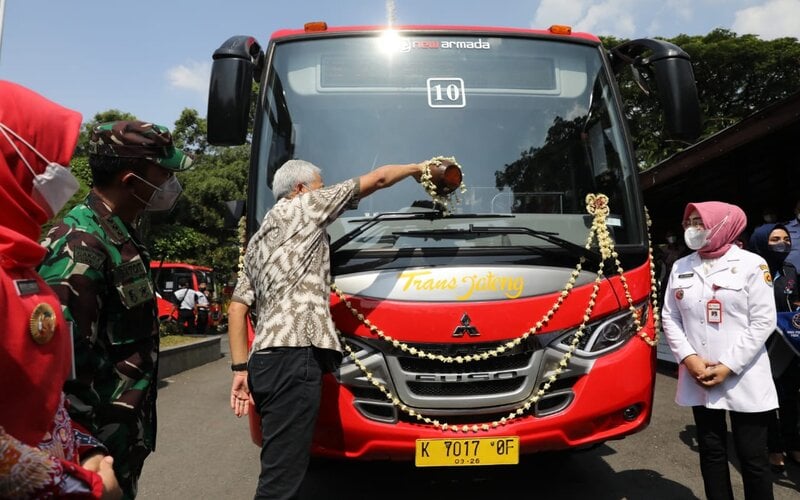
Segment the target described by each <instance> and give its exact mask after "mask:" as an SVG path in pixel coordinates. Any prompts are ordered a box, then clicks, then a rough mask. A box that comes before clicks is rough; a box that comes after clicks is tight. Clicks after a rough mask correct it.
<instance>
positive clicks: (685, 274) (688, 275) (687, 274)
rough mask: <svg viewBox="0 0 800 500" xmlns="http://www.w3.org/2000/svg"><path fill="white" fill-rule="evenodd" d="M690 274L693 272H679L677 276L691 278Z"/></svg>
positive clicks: (692, 274)
mask: <svg viewBox="0 0 800 500" xmlns="http://www.w3.org/2000/svg"><path fill="white" fill-rule="evenodd" d="M692 276H694V273H681V274H679V275H678V278H691V277H692Z"/></svg>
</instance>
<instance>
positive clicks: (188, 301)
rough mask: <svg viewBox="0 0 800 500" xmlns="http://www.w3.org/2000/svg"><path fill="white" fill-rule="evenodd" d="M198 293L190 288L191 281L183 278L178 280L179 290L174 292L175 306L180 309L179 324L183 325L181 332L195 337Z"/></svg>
mask: <svg viewBox="0 0 800 500" xmlns="http://www.w3.org/2000/svg"><path fill="white" fill-rule="evenodd" d="M198 295H199V294H198V293H197V292H195V291H194V290H192V289H191V288H189V280H188V279H187V278H181V279H179V280H178V289H177V290H175V292H173V294H172V296H173V301H172V303H173V305H174V306H175V307H177V308H178V323H179V324H180V325H181V332H183V333H184V334H189V335H194V334H195V333H196V332H197V326H196V324H195V311H196V309H197V297H198Z"/></svg>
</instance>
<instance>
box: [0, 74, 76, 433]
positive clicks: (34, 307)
mask: <svg viewBox="0 0 800 500" xmlns="http://www.w3.org/2000/svg"><path fill="white" fill-rule="evenodd" d="M0 122H2V123H3V125H5V126H6V127H8V128H9V129H11V130H13V131H14V132H15V133H16V134H17V135H19V136H20V137H21V138H23V139H24V140H25V141H27V142H28V143H29V144H30V145H32V146H33V147H35V148H36V150H37V151H39V152H40V153H41V154H42V155H43V156H44V157H45V158H47V159H48V160H50V161H52V162H56V163H59V164H61V165H64V166H67V165H69V160H70V158H71V157H72V153H73V151H74V149H75V144H76V143H77V141H78V133H79V132H80V125H81V115H80V114H79V113H77V112H75V111H72V110H70V109H67V108H64V107H62V106H60V105H58V104H56V103H54V102H51V101H49V100H47V99H45V98H44V97H42V96H40V95H39V94H37V93H35V92H32V91H31V90H29V89H26V88H24V87H21V86H19V85H16V84H14V83H10V82H7V81H2V80H0ZM6 133H7V134H8V132H6ZM8 135H9V137H11V140H12V141H15V142H14V145H16V147H17V148H18V149H19V153H17V151H16V150H15V149H14V147H13V146H12V145H11V144H9V141H8V139H6V137H5V136H4V135H2V134H0V425H2V426H3V428H5V430H6V431H7V432H8V433H9V434H11V435H12V436H14V437H15V438H17V439H19V440H21V441H22V442H24V443H26V444H29V445H32V446H35V445H37V444H38V443H39V442H40V441H41V440H42V438H43V437H44V435H45V433H46V432H47V431H49V430H51V428H52V426H53V417H54V415H55V411H56V408H57V407H58V403H59V400H60V399H61V393H62V391H61V389H62V387H63V385H64V381H65V379H66V378H67V376H68V375H69V370H70V366H71V362H72V359H71V354H70V349H71V339H70V335H69V331H68V329H67V326H66V323H65V321H64V317H63V315H62V314H61V312H60V310H61V307H60V304H59V301H58V297H57V296H56V295H55V293H54V292H53V291H52V289H50V287H48V286H47V285H46V284H45V283H44V281H42V279H41V277H39V275H38V274H37V273H36V266H38V265H39V263H40V262H41V260H42V258H43V257H44V253H45V249H44V248H42V246H41V245H39V242H38V240H39V236H40V235H41V225H42V224H43V223H44V222H46V220H47V214H46V213H45V211H44V210H42V208H40V207H39V205H38V204H37V203H36V202H35V201H34V200H33V198H32V196H31V190H32V188H33V174H31V172H30V170H29V169H28V167H27V166H26V165H25V163H23V162H22V160H21V159H20V157H19V155H20V154H21V155H23V156H24V157H25V159H26V160H27V161H28V163H29V164H30V166H31V168H33V171H34V172H35V173H37V174H39V173H41V172H43V171H44V169H45V167H46V165H45V162H44V161H42V159H41V158H39V156H38V155H36V153H34V152H33V151H31V149H30V148H29V147H28V146H26V145H25V144H24V143H22V142H19V140H18V139H17V138H15V137H14V136H13V134H8ZM53 313H54V314H53Z"/></svg>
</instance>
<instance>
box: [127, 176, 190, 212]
mask: <svg viewBox="0 0 800 500" xmlns="http://www.w3.org/2000/svg"><path fill="white" fill-rule="evenodd" d="M131 175H133V176H134V177H136V178H137V179H139V180H140V181H142V182H144V183H145V184H147V185H148V186H150V187H151V188H153V189H154V190H155V191H153V194H152V195H150V199H149V200H148V201H144V200H143V199H141V198H139V197H138V196H136V194H135V193H134V196H136V199H137V200H139V201H141V202H142V203H144V206H145V208H144V209H145V210H146V211H147V212H163V211H165V210H172V208H173V207H174V206H175V203H176V202H177V201H178V197H179V196H180V195H181V193H182V192H183V188H182V187H181V183H180V182H178V178H177V177H175V175H174V174H173V175H171V176H170V177H169V179H167V180H166V181H164V184H162V185H161V186H160V187H159V186H155V185H153V184H151V183H149V182H147V181H146V180H144V179H142V178H141V177H139V176H138V175H136V174H131Z"/></svg>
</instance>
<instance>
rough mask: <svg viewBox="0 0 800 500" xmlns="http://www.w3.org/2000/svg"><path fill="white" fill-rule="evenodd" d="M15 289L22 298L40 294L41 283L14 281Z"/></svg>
mask: <svg viewBox="0 0 800 500" xmlns="http://www.w3.org/2000/svg"><path fill="white" fill-rule="evenodd" d="M14 288H16V289H17V295H19V296H20V297H23V296H25V295H32V294H34V293H39V283H37V282H36V280H14Z"/></svg>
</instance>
